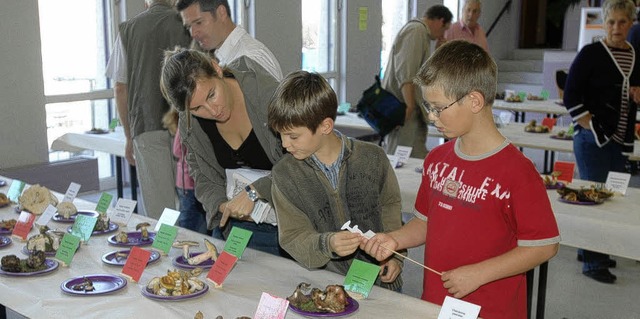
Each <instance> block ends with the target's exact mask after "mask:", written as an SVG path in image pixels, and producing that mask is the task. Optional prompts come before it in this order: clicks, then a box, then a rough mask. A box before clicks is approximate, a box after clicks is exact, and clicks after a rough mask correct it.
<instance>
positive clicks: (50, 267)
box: [0, 258, 59, 277]
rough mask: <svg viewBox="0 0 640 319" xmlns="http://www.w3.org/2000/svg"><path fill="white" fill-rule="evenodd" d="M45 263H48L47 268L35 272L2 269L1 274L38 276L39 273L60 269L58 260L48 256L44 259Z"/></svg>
mask: <svg viewBox="0 0 640 319" xmlns="http://www.w3.org/2000/svg"><path fill="white" fill-rule="evenodd" d="M44 264H45V265H47V268H45V269H42V270H38V271H33V272H8V271H4V270H2V269H0V275H5V276H13V277H29V276H37V275H41V274H45V273H48V272H51V271H54V270H56V269H58V265H59V264H58V262H57V261H56V260H54V259H48V258H47V259H46V260H45V261H44Z"/></svg>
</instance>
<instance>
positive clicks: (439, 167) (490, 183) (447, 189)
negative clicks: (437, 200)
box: [423, 162, 511, 203]
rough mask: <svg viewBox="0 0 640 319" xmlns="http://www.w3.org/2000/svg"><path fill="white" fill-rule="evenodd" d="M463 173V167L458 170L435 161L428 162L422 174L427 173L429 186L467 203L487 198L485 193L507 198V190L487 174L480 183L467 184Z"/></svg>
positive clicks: (508, 195)
mask: <svg viewBox="0 0 640 319" xmlns="http://www.w3.org/2000/svg"><path fill="white" fill-rule="evenodd" d="M464 173H465V171H464V169H460V170H459V169H458V167H455V166H454V167H450V165H449V164H447V163H442V162H437V163H431V164H429V167H428V168H427V170H426V172H424V173H423V174H428V175H429V181H430V184H429V187H431V188H432V189H434V190H436V191H439V192H441V193H442V194H444V195H445V196H448V197H452V198H457V199H458V200H461V201H464V202H467V203H475V202H476V201H477V200H483V201H484V200H486V199H487V194H489V196H493V197H495V198H498V199H509V197H510V196H511V193H510V192H509V190H506V189H505V190H503V189H502V185H500V183H498V182H495V180H494V179H493V178H491V177H488V176H487V177H485V178H484V181H483V182H482V185H467V184H465V182H464V180H463V177H464Z"/></svg>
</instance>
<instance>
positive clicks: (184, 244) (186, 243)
mask: <svg viewBox="0 0 640 319" xmlns="http://www.w3.org/2000/svg"><path fill="white" fill-rule="evenodd" d="M172 246H173V247H174V248H182V257H184V260H187V259H189V258H191V256H190V255H189V247H191V246H193V247H197V246H200V244H198V243H197V242H195V241H192V240H180V241H176V242H174V243H173V245H172Z"/></svg>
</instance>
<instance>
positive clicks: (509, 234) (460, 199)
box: [415, 140, 560, 319]
mask: <svg viewBox="0 0 640 319" xmlns="http://www.w3.org/2000/svg"><path fill="white" fill-rule="evenodd" d="M456 141H457V140H454V141H450V142H448V143H445V144H443V145H441V146H439V147H437V148H434V149H433V150H432V151H431V152H429V155H428V156H427V158H426V159H425V162H424V170H423V175H422V184H421V185H420V189H419V190H418V196H417V199H416V206H415V208H416V210H418V211H419V212H420V213H421V214H423V215H425V216H426V217H427V218H428V221H427V222H428V224H427V237H426V242H425V263H426V265H427V266H429V267H430V268H432V269H435V270H437V271H447V270H451V269H455V268H458V267H460V266H463V265H468V264H474V263H478V262H480V261H483V260H486V259H489V258H492V257H495V256H499V255H502V254H504V253H506V252H508V251H510V250H512V249H513V248H515V247H516V246H518V245H519V246H544V245H549V244H552V243H557V242H559V241H560V236H559V232H558V226H557V224H556V220H555V217H554V215H553V211H552V210H551V204H550V203H549V197H548V195H547V192H546V189H545V187H544V184H543V182H542V179H541V178H540V174H539V173H538V172H537V171H536V169H535V167H534V165H533V163H532V162H531V161H530V160H529V159H527V158H526V157H525V156H524V155H523V154H522V153H521V152H520V151H518V149H517V148H516V147H514V146H513V145H511V144H508V143H506V142H505V144H504V145H503V146H501V147H499V148H498V149H496V150H495V151H494V152H492V153H489V154H485V155H483V156H477V157H469V156H466V155H464V154H462V153H461V152H459V151H457V147H456V146H455V145H456ZM424 276H425V277H424V283H423V285H424V286H423V293H422V299H424V300H426V301H429V302H432V303H436V304H442V303H443V302H444V297H445V296H446V295H447V294H448V293H447V291H446V289H444V288H443V286H442V280H441V279H440V276H438V275H436V274H434V273H432V272H429V271H425V273H424ZM526 291H527V290H526V276H525V274H520V275H516V276H512V277H508V278H504V279H501V280H497V281H494V282H491V283H488V284H486V285H484V286H482V287H480V288H478V289H477V290H476V291H474V292H473V293H471V294H469V295H467V296H466V297H465V298H463V300H465V301H468V302H471V303H474V304H476V305H480V306H481V307H482V308H481V310H480V316H481V317H483V318H489V319H494V318H508V319H515V318H526V317H527V303H526Z"/></svg>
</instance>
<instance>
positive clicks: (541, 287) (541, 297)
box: [536, 261, 549, 319]
mask: <svg viewBox="0 0 640 319" xmlns="http://www.w3.org/2000/svg"><path fill="white" fill-rule="evenodd" d="M538 268H539V269H540V273H539V274H538V303H537V305H536V319H544V310H545V303H546V300H547V271H548V270H549V262H546V261H545V262H543V263H542V264H540V266H539V267H538Z"/></svg>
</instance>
